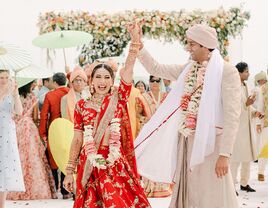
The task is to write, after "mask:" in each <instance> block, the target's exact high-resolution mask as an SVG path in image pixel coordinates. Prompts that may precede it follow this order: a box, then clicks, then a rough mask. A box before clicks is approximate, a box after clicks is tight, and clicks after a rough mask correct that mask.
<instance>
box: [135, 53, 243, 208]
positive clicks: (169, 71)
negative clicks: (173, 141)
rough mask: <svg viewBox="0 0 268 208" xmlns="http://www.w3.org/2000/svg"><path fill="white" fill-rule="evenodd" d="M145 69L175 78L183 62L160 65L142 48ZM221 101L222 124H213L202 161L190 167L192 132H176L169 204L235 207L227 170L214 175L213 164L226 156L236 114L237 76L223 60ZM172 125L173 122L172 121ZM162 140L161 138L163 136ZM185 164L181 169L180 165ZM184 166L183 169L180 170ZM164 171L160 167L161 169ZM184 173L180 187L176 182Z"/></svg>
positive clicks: (140, 56)
mask: <svg viewBox="0 0 268 208" xmlns="http://www.w3.org/2000/svg"><path fill="white" fill-rule="evenodd" d="M138 58H139V60H140V62H141V63H142V64H143V66H144V67H145V68H146V70H147V71H148V72H149V73H150V74H151V75H154V76H157V77H161V78H164V79H168V80H171V81H175V80H177V79H178V77H179V75H180V73H181V72H182V71H183V69H184V68H185V65H163V64H159V63H157V62H156V61H155V60H154V59H153V58H152V57H151V55H150V54H149V53H148V52H147V51H146V50H145V49H142V50H141V51H140V53H139V56H138ZM221 90H222V92H221V96H222V98H221V101H222V105H223V116H224V118H223V126H215V128H216V132H217V137H216V143H215V150H214V152H213V153H212V154H211V155H209V156H207V157H206V158H205V161H204V162H203V163H202V164H200V165H197V166H195V167H194V169H192V170H190V168H189V167H190V157H191V153H192V151H191V150H192V145H193V140H194V135H191V136H189V137H188V138H185V137H183V136H182V135H179V137H180V138H179V139H178V146H179V151H178V162H177V169H176V177H175V179H174V180H175V182H176V185H175V188H174V193H173V197H172V202H171V205H170V207H172V208H175V207H176V208H181V207H180V202H179V201H181V200H186V201H187V202H185V203H184V204H187V207H183V208H191V207H198V208H209V207H213V208H231V207H232V208H236V207H238V204H237V200H236V195H235V190H234V185H233V183H232V178H231V174H230V171H229V172H228V174H227V175H225V176H224V177H223V178H222V179H219V178H217V176H216V173H215V165H216V161H217V159H218V157H219V155H224V156H228V157H229V156H230V155H231V154H232V151H233V145H234V142H235V139H236V133H237V129H238V126H239V116H240V103H241V102H240V96H241V93H240V77H239V74H238V72H237V70H236V68H235V67H233V66H232V65H230V64H229V63H227V62H225V63H224V69H223V75H222V86H221ZM174 125H176V124H174ZM163 139H164V138H163ZM183 163H184V164H185V165H184V167H183V168H182V164H183ZM185 167H187V168H186V169H184V168H185ZM163 171H164V170H163ZM182 175H187V176H186V178H187V181H184V182H183V186H182V185H181V182H180V181H179V180H180V179H181V178H182Z"/></svg>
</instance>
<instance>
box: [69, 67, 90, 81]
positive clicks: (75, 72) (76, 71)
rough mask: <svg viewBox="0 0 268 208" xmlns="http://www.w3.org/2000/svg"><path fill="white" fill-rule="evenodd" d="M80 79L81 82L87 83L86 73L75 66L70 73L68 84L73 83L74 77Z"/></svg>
mask: <svg viewBox="0 0 268 208" xmlns="http://www.w3.org/2000/svg"><path fill="white" fill-rule="evenodd" d="M78 76H79V77H81V78H82V79H83V80H85V82H87V75H86V73H85V72H84V70H83V69H82V68H81V67H79V66H76V67H75V68H74V70H73V71H72V73H71V76H70V82H73V81H74V79H75V78H76V77H78Z"/></svg>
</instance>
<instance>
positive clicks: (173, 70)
mask: <svg viewBox="0 0 268 208" xmlns="http://www.w3.org/2000/svg"><path fill="white" fill-rule="evenodd" d="M138 59H139V61H140V62H141V64H142V65H143V66H144V68H145V69H146V70H147V72H148V73H149V74H150V75H153V76H156V77H160V78H163V79H168V80H171V81H175V80H177V79H178V77H179V75H180V73H181V72H182V71H183V69H184V68H185V65H176V64H173V65H167V64H159V63H158V62H157V61H156V60H155V59H154V58H153V57H152V56H151V55H150V54H149V52H148V51H147V50H146V49H145V48H142V49H141V50H140V52H139V54H138Z"/></svg>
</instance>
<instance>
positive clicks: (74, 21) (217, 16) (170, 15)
mask: <svg viewBox="0 0 268 208" xmlns="http://www.w3.org/2000/svg"><path fill="white" fill-rule="evenodd" d="M249 18H250V14H249V12H245V11H243V10H242V6H241V7H234V8H230V9H229V10H224V9H223V8H222V7H221V8H219V9H218V10H214V11H206V12H204V11H200V10H195V11H193V12H186V11H184V10H181V11H172V12H162V11H158V10H155V11H125V12H120V13H114V14H106V13H99V14H97V15H94V14H93V15H91V14H89V13H88V12H83V11H71V12H61V13H58V14H57V13H54V12H46V13H45V14H41V15H40V16H39V20H38V26H39V33H40V34H43V33H47V32H51V31H55V30H79V31H85V32H89V33H91V34H92V35H93V37H94V38H93V42H91V43H90V44H89V45H85V46H83V47H82V49H81V54H80V56H79V62H80V64H81V65H84V64H86V63H92V62H93V61H94V60H96V59H99V58H104V57H112V56H120V55H121V54H122V53H123V50H124V48H125V47H126V46H127V44H128V42H129V40H130V37H129V35H128V33H127V31H126V28H125V25H126V24H127V23H129V22H131V21H133V20H134V19H137V20H144V23H143V26H142V30H143V34H144V36H145V37H147V38H151V39H160V40H164V41H167V42H171V41H176V40H179V41H180V42H181V43H182V44H183V45H184V44H185V43H186V37H185V33H186V30H187V29H188V28H189V27H190V26H192V25H194V24H197V23H207V24H209V25H210V26H211V27H214V28H215V29H216V31H217V33H218V39H219V43H220V51H221V53H222V55H223V56H224V57H225V56H227V54H228V53H227V47H228V45H229V41H228V39H229V36H233V37H236V36H237V35H239V34H241V32H242V30H243V28H244V27H245V26H246V24H247V20H249Z"/></svg>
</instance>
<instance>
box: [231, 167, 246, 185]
mask: <svg viewBox="0 0 268 208" xmlns="http://www.w3.org/2000/svg"><path fill="white" fill-rule="evenodd" d="M240 164H241V169H240V185H242V186H246V185H248V181H249V177H250V162H231V165H230V167H231V173H232V177H233V182H234V184H235V183H236V182H237V172H238V168H239V166H240Z"/></svg>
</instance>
